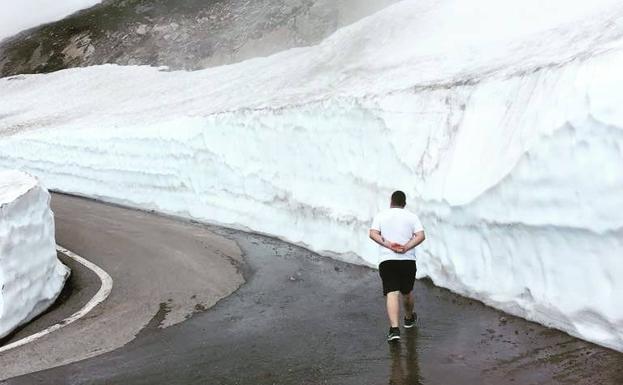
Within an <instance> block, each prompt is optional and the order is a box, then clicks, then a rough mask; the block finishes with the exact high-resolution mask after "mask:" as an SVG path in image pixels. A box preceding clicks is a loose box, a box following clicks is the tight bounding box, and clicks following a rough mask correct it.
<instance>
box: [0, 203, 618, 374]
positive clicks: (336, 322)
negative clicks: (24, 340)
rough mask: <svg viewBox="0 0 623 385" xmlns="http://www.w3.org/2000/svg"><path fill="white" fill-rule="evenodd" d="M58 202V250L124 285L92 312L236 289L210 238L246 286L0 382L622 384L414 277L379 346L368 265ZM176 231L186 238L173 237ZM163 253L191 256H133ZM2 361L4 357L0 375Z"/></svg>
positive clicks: (613, 365)
mask: <svg viewBox="0 0 623 385" xmlns="http://www.w3.org/2000/svg"><path fill="white" fill-rule="evenodd" d="M53 203H54V210H55V212H56V218H57V231H58V236H59V243H61V244H63V245H64V246H66V247H67V248H69V249H73V250H74V251H76V252H78V253H80V254H81V255H82V256H84V257H87V258H90V259H92V261H93V262H95V263H97V264H99V265H100V266H102V267H104V268H106V267H107V268H108V269H110V270H108V271H109V273H110V274H111V275H112V276H113V278H114V279H115V284H117V282H118V281H119V280H122V277H123V276H124V275H127V276H129V277H132V281H128V283H127V284H126V285H127V286H126V287H125V289H122V288H118V289H117V291H125V293H124V294H125V295H120V293H117V297H116V298H115V297H113V296H112V295H111V298H110V299H109V300H108V301H107V303H105V304H103V306H102V307H101V309H100V312H104V313H105V312H108V311H111V308H112V307H113V304H114V303H117V305H116V306H123V305H124V303H123V298H126V297H127V298H128V301H131V300H130V298H134V297H135V296H133V295H132V294H133V293H132V291H133V290H135V289H134V288H133V287H132V286H131V283H132V282H136V283H137V285H140V282H144V281H150V282H154V283H157V285H155V286H158V287H159V290H160V291H164V292H167V291H168V292H170V293H177V292H178V291H180V290H182V291H183V289H182V288H184V287H186V286H187V285H189V280H192V279H189V278H188V277H189V276H191V277H192V276H194V275H193V274H200V275H203V276H204V279H203V282H204V284H205V286H206V287H212V286H213V285H214V283H213V280H219V279H220V280H221V281H219V282H220V283H219V284H218V285H216V287H220V288H221V289H222V290H221V292H220V293H221V294H222V293H224V292H226V291H228V290H231V289H232V287H236V286H237V285H238V281H235V280H236V277H238V275H236V273H235V272H234V273H233V274H231V275H227V274H214V268H215V267H218V268H221V269H224V270H223V271H225V272H227V271H229V270H227V269H225V266H224V265H219V263H221V264H224V263H229V265H230V267H235V265H237V263H234V264H233V265H232V264H231V260H229V259H228V258H227V257H226V254H225V253H224V252H222V253H220V254H219V253H214V252H213V253H210V252H207V251H204V250H210V248H211V247H212V248H213V247H214V245H213V242H214V243H219V242H220V243H222V244H223V245H229V246H227V247H225V246H223V247H220V246H219V250H224V249H226V248H228V247H229V252H231V253H233V254H235V253H236V248H235V247H232V246H231V243H232V242H235V243H237V244H238V245H239V247H240V249H241V250H242V252H243V253H244V262H243V263H241V264H240V265H239V266H240V268H241V270H242V272H243V274H244V276H245V278H246V281H247V282H246V283H245V284H244V285H242V286H241V287H240V288H239V289H238V290H237V291H235V292H234V293H233V294H232V295H230V296H228V297H227V298H225V299H223V300H221V301H219V302H218V303H217V304H216V305H215V306H213V307H212V308H211V309H209V310H207V311H200V312H198V313H195V314H194V315H193V316H192V317H191V318H190V319H188V320H186V321H184V322H181V323H177V324H175V325H174V326H170V327H168V328H165V329H162V328H159V327H158V325H159V324H160V323H161V322H162V320H167V319H169V318H170V317H173V318H174V319H176V320H179V316H180V314H184V313H185V311H181V312H180V311H178V312H177V315H175V316H171V314H175V310H174V311H173V312H171V313H169V310H170V309H171V307H169V306H164V305H163V306H162V307H161V308H160V311H156V312H155V314H154V315H152V317H153V318H152V319H151V321H150V322H149V323H148V324H147V326H146V327H144V328H143V329H142V330H141V331H140V333H139V334H138V336H137V337H136V338H135V339H133V340H132V341H131V342H129V343H127V344H126V345H124V346H122V347H119V348H117V349H115V350H112V351H109V352H107V353H104V354H100V355H97V356H95V357H92V358H89V359H86V360H82V361H79V362H74V363H71V364H67V365H64V366H59V367H56V368H53V369H48V370H44V371H39V372H35V373H31V374H27V375H23V376H19V377H13V378H11V379H8V380H6V381H4V382H2V384H7V385H9V384H10V385H17V384H28V385H32V384H55V385H58V384H127V385H132V384H150V385H151V384H167V385H170V384H185V385H187V384H297V385H302V384H357V385H360V384H387V383H389V384H444V385H447V384H461V385H470V384H495V385H503V384H591V385H592V384H604V385H607V384H620V383H623V371H621V369H620V368H621V367H622V365H621V364H622V363H623V355H622V354H620V353H616V352H614V351H611V350H608V349H605V348H601V347H598V346H595V345H592V344H590V343H586V342H583V341H580V340H577V339H575V338H573V337H569V336H567V335H565V334H563V333H560V332H557V331H554V330H549V329H546V328H544V327H542V326H539V325H536V324H533V323H529V322H526V321H523V320H521V319H517V318H514V317H510V316H505V315H504V314H502V313H500V312H498V311H495V310H493V309H491V308H488V307H485V306H483V305H482V304H480V303H478V302H475V301H471V300H468V299H465V298H462V297H459V296H457V295H454V294H452V293H450V292H448V291H447V290H444V289H440V288H437V287H434V286H433V285H432V284H431V283H430V282H427V281H418V282H416V290H417V295H416V298H417V305H416V306H417V310H418V312H419V314H420V318H421V321H420V324H419V326H418V328H417V329H416V330H413V331H412V332H409V333H406V335H405V336H404V339H403V341H402V343H401V344H399V345H388V344H387V343H386V342H385V340H384V336H385V332H386V321H385V316H384V307H383V301H382V296H381V295H380V282H379V279H378V277H377V273H376V271H374V270H372V269H369V268H366V267H361V266H354V265H348V264H345V263H341V262H336V261H333V260H330V259H327V258H323V257H319V256H318V255H316V254H314V253H311V252H309V251H307V250H305V249H302V248H299V247H296V246H292V245H289V244H287V243H284V242H281V241H278V240H276V239H273V238H269V237H265V236H261V235H256V234H249V233H244V232H240V231H234V230H228V229H223V228H218V227H215V226H203V225H191V224H187V223H182V222H176V221H175V220H173V219H170V218H163V217H161V216H155V215H150V214H146V213H142V212H136V211H132V210H127V209H122V208H119V207H114V206H108V205H105V204H102V203H97V202H94V201H89V200H84V199H79V198H73V197H67V196H58V195H55V196H54V202H53ZM78 218H83V219H78ZM156 224H158V225H156ZM202 234H203V235H202ZM207 234H209V235H207ZM171 237H173V238H175V237H180V238H179V239H180V240H182V239H185V241H180V242H177V243H175V242H172V240H171V239H172V238H171ZM184 237H187V238H184ZM195 237H205V239H204V242H205V243H204V244H205V247H207V249H201V248H197V249H195V250H192V252H193V253H196V254H193V255H194V257H190V256H189V255H190V254H189V251H188V250H187V249H185V248H186V247H187V244H188V243H192V242H194V240H192V239H194V238H195ZM103 239H106V241H103ZM225 239H227V240H225ZM228 242H229V243H228ZM178 248H179V249H178ZM160 249H164V250H167V253H165V254H170V255H176V253H177V250H186V251H184V252H183V253H182V252H181V251H180V255H178V257H179V258H170V259H168V260H166V261H162V263H163V264H164V265H166V268H164V269H154V268H152V267H150V266H149V265H147V266H146V265H145V264H146V263H147V262H150V263H152V262H154V261H153V258H152V259H140V257H139V256H140V255H148V254H150V253H152V252H155V251H156V250H160ZM182 254H184V255H185V257H182ZM137 258H138V259H137ZM188 258H191V260H195V261H198V259H197V258H203V259H202V260H201V262H202V263H203V264H205V265H206V266H210V268H203V267H202V266H199V265H193V267H194V268H195V269H198V271H191V270H189V269H188V268H187V267H188V263H189V262H188V261H189V260H188ZM135 259H137V260H135ZM234 260H238V259H237V258H236V259H234ZM177 264H179V266H178V265H177ZM163 274H164V276H163ZM171 275H172V276H174V279H170V278H171ZM224 278H227V279H224ZM229 279H233V280H234V282H229V281H228V280H229ZM223 281H225V282H223ZM219 285H222V286H219ZM114 291H115V289H113V295H114V294H115V293H114ZM145 295H147V293H145ZM172 295H173V294H172ZM183 297H184V296H181V297H180V298H183ZM139 298H141V296H139ZM146 298H147V297H146ZM109 302H110V303H109ZM188 303H192V301H191V302H188ZM198 303H199V302H198ZM126 306H127V307H128V308H129V310H128V312H127V313H124V317H130V318H131V317H132V314H133V313H134V312H140V304H139V303H136V302H132V303H131V304H126ZM180 306H181V305H180ZM203 306H204V305H199V306H197V310H202V309H203ZM206 306H209V304H208V305H206ZM148 313H153V309H152V311H150V312H148ZM130 318H128V319H130ZM84 322H85V323H86V324H89V325H91V327H92V328H94V329H91V330H100V331H101V332H102V335H101V336H100V337H99V339H98V341H100V342H101V343H104V344H105V343H106V342H107V340H108V339H113V340H115V339H117V329H116V327H119V325H116V326H115V327H111V326H109V325H108V324H101V320H99V316H95V317H94V318H93V319H91V320H85V321H84ZM72 326H73V325H70V326H68V328H69V329H71V330H74V329H75V328H73V327H72ZM69 342H70V343H71V341H69ZM30 349H31V352H33V351H36V352H38V353H39V354H41V355H43V354H48V352H49V350H50V349H51V350H54V349H55V348H52V347H50V346H48V345H46V344H39V343H37V345H36V346H31V347H30ZM9 355H10V352H9ZM31 357H32V356H29V357H23V359H24V360H30V359H32V358H31ZM7 359H8V358H7V357H5V356H0V368H1V369H0V370H3V371H4V370H5V366H4V363H5V362H6V361H7Z"/></svg>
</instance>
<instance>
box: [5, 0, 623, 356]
mask: <svg viewBox="0 0 623 385" xmlns="http://www.w3.org/2000/svg"><path fill="white" fill-rule="evenodd" d="M549 6H551V7H554V8H553V9H555V10H556V12H548V11H547V10H546V9H544V8H543V7H549ZM518 15H522V17H517V16H518ZM523 16H525V17H523ZM622 36H623V5H622V4H619V3H618V2H616V1H595V2H591V3H590V4H587V3H584V2H577V3H576V4H574V3H573V2H568V1H565V2H562V1H552V2H548V4H547V5H543V4H542V2H540V1H525V2H521V4H519V3H517V4H507V3H505V4H503V5H502V4H498V2H495V1H489V0H478V1H474V2H469V3H466V2H461V1H458V0H456V1H450V0H447V1H426V0H419V1H403V2H401V3H398V4H396V5H394V6H391V7H389V8H387V9H385V10H383V11H382V12H380V13H378V14H375V15H373V16H371V17H368V18H366V19H364V20H362V21H361V22H358V23H356V24H354V25H352V26H350V27H347V28H344V29H341V30H339V31H338V32H337V33H335V34H334V35H333V36H332V37H330V38H329V39H327V40H325V41H324V42H323V43H322V44H320V45H318V46H315V47H309V48H298V49H293V50H289V51H285V52H282V53H280V54H277V55H274V56H271V57H268V58H258V59H253V60H249V61H246V62H243V63H239V64H236V65H231V66H223V67H218V68H213V69H208V70H204V71H198V72H192V73H187V72H162V71H160V70H159V69H156V68H148V67H118V66H98V67H91V68H83V69H72V70H66V71H60V72H57V73H54V74H50V75H33V76H19V77H13V78H7V79H3V80H0V98H2V100H3V101H6V102H4V103H2V105H0V135H2V134H3V135H4V138H3V139H1V140H0V165H4V166H9V167H16V168H23V169H26V170H29V171H30V172H32V173H34V174H35V175H37V176H39V177H41V178H42V179H43V180H44V181H45V182H46V184H48V185H49V186H50V187H52V188H55V189H58V190H62V191H66V192H72V193H77V194H83V195H88V196H93V197H97V198H100V199H103V200H107V201H112V202H118V203H125V204H129V205H133V206H137V207H141V208H145V209H155V210H159V211H163V212H167V213H173V214H179V215H184V216H188V217H191V218H196V219H199V220H206V221H211V222H218V223H225V224H228V225H230V226H235V227H244V228H249V229H252V230H255V231H260V232H264V233H270V234H274V235H276V236H279V237H281V238H283V239H286V240H289V241H292V242H296V243H300V244H302V245H305V246H307V247H309V248H311V249H313V250H316V251H319V252H321V253H324V254H328V255H337V256H339V257H341V258H344V259H347V260H350V261H356V260H357V258H358V256H362V257H363V258H364V259H365V260H366V261H367V262H368V263H372V264H374V263H375V262H376V248H375V245H374V244H373V243H372V242H371V241H369V240H368V239H367V230H368V227H369V224H370V221H371V218H372V216H373V215H374V214H375V213H376V212H377V211H378V210H379V209H380V208H383V207H385V206H387V203H388V202H387V200H388V197H389V194H390V193H391V192H392V191H393V190H394V189H397V188H400V189H403V190H405V191H406V192H407V196H408V198H410V199H409V203H410V206H409V207H411V208H412V209H414V211H416V212H418V214H419V215H420V217H421V219H422V222H423V224H424V227H425V229H426V231H427V235H428V236H427V240H426V242H425V243H424V244H423V245H422V246H421V247H420V250H421V251H420V253H419V262H418V276H419V277H423V276H429V277H431V278H432V279H433V281H434V282H435V283H436V284H438V285H440V286H444V287H448V288H450V289H452V290H454V291H456V292H459V293H462V294H465V295H468V296H470V297H473V298H477V299H480V300H482V301H484V302H485V303H487V304H490V305H493V306H496V307H498V308H500V309H503V310H506V311H508V312H510V313H512V314H516V315H519V316H522V317H525V318H528V319H531V320H535V321H538V322H541V323H543V324H546V325H549V326H553V327H556V328H560V329H563V330H566V331H567V332H569V333H571V334H573V335H576V336H579V337H582V338H585V339H588V340H590V341H594V342H597V343H600V344H603V345H606V346H610V347H612V348H615V349H618V350H622V351H623V306H620V301H619V299H620V298H621V297H622V295H623V281H622V280H620V279H618V277H619V276H621V274H623V260H622V259H621V255H623V216H621V215H620V207H622V204H623V194H620V193H618V192H619V191H621V188H623V168H622V167H621V165H622V164H623V150H622V149H623V112H621V110H620V108H619V106H621V105H622V102H623V73H621V71H619V69H620V68H622V66H623V49H622V47H623V38H622Z"/></svg>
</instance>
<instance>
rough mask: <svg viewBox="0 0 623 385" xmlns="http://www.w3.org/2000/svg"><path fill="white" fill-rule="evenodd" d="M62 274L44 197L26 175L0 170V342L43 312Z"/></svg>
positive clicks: (51, 218)
mask: <svg viewBox="0 0 623 385" xmlns="http://www.w3.org/2000/svg"><path fill="white" fill-rule="evenodd" d="M68 275H69V269H68V268H67V267H66V266H65V265H63V264H62V263H61V262H60V261H59V260H58V258H57V256H56V244H55V240H54V216H53V214H52V211H51V210H50V194H49V193H48V191H47V190H46V189H45V188H44V187H42V186H41V185H40V184H39V182H38V181H37V180H36V179H35V178H34V177H32V176H30V175H28V174H25V173H23V172H19V171H12V170H9V171H0V338H1V337H4V336H6V335H8V334H9V333H11V331H13V330H14V329H15V328H16V327H18V326H20V325H22V324H24V323H26V322H28V321H30V320H31V319H33V318H34V317H36V316H37V315H39V314H41V313H42V312H43V311H44V310H46V309H47V308H48V307H49V306H50V305H51V304H52V303H53V302H54V301H55V300H56V298H57V296H58V295H59V294H60V292H61V290H62V288H63V285H64V283H65V280H66V279H67V277H68Z"/></svg>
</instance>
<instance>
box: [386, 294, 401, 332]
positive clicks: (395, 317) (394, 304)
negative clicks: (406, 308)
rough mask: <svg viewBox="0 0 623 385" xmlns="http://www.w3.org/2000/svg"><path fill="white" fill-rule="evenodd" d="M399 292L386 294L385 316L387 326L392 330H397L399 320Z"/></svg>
mask: <svg viewBox="0 0 623 385" xmlns="http://www.w3.org/2000/svg"><path fill="white" fill-rule="evenodd" d="M398 297H400V292H399V291H391V292H389V293H387V316H388V317H389V324H390V326H391V327H393V328H397V327H398V325H399V322H400V321H399V319H400V299H399V298H398Z"/></svg>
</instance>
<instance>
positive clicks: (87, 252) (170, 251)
mask: <svg viewBox="0 0 623 385" xmlns="http://www.w3.org/2000/svg"><path fill="white" fill-rule="evenodd" d="M52 209H53V211H54V214H55V225H56V241H57V243H59V244H60V245H62V246H64V247H66V248H68V249H69V250H71V251H73V252H75V253H77V254H78V255H80V256H82V257H85V258H86V259H88V260H90V261H91V262H93V263H95V264H96V265H98V266H100V267H101V268H103V269H104V270H105V271H106V272H108V274H110V275H111V276H112V278H113V281H114V282H113V288H112V292H111V293H110V296H109V297H108V299H107V300H106V301H105V302H104V303H102V304H100V305H99V306H97V307H96V308H95V309H93V310H92V311H91V312H90V313H89V314H87V315H86V317H84V318H82V319H80V320H78V321H76V322H75V323H73V324H71V325H68V326H66V327H65V328H63V329H60V330H58V331H55V332H54V333H52V334H49V335H48V336H46V337H44V338H42V339H40V340H38V341H37V342H36V343H31V344H28V345H25V346H23V347H20V348H16V349H13V350H10V351H7V352H3V353H0V380H2V379H5V378H9V377H13V376H17V375H20V374H25V373H31V372H33V371H38V370H42V369H47V368H50V367H55V366H59V365H65V364H68V363H71V362H74V361H78V360H81V359H84V358H88V357H94V356H97V355H99V354H102V353H104V352H108V351H112V350H115V349H117V348H119V347H121V346H123V345H125V344H127V343H128V342H129V341H131V340H132V339H134V338H135V336H136V335H137V334H138V333H139V332H140V331H141V330H142V329H143V328H145V326H146V325H147V324H148V323H150V322H151V321H152V320H153V319H154V317H156V316H157V315H158V314H159V313H160V312H161V309H163V308H166V309H167V314H166V317H162V319H161V320H160V322H159V324H158V326H169V325H172V324H175V323H178V322H181V321H183V320H185V319H186V318H187V317H189V316H190V315H191V314H192V313H193V312H195V311H198V310H201V309H205V308H208V307H210V306H212V305H213V304H214V303H216V301H218V300H219V299H221V298H223V297H225V296H227V295H229V294H230V293H231V292H233V291H234V290H235V289H237V288H238V287H239V286H240V285H241V284H242V283H243V282H244V280H243V278H242V275H241V274H240V272H239V269H238V266H237V265H238V264H239V263H240V260H241V251H240V249H239V248H238V246H237V245H236V243H235V242H233V241H230V240H227V239H225V238H223V237H221V236H218V235H215V234H214V233H212V232H210V231H208V230H206V229H204V228H200V227H197V226H192V225H191V224H189V223H184V222H180V221H176V220H173V219H170V218H165V217H160V216H154V215H150V214H148V213H144V212H140V211H132V210H126V209H123V208H120V207H116V206H111V205H104V204H97V203H95V202H93V201H91V200H87V199H81V198H75V197H70V196H66V195H59V194H54V195H53V197H52ZM73 267H76V266H73ZM78 276H79V277H78ZM72 280H73V282H74V283H75V282H81V283H82V284H81V285H80V287H83V288H84V290H86V291H88V290H92V291H93V292H95V291H97V290H98V289H99V285H100V282H99V280H98V279H97V278H96V277H93V276H92V273H84V271H83V269H81V268H77V269H74V270H73V271H72ZM94 285H95V287H93V286H94ZM84 290H82V291H84ZM76 294H77V293H76ZM73 297H74V296H73V295H72V298H71V301H69V302H66V303H64V304H63V306H60V307H59V308H58V309H55V310H54V311H53V312H52V313H51V314H50V313H48V314H46V315H44V316H42V317H40V319H38V320H37V322H35V324H34V325H33V326H37V325H41V329H44V328H45V327H47V326H51V325H52V324H53V323H55V322H57V321H58V320H59V319H61V318H64V317H66V316H67V315H68V314H71V313H73V312H74V311H75V310H77V309H78V308H80V307H81V306H82V305H83V304H78V303H79V302H80V301H79V300H75V299H74V298H73ZM88 299H89V298H87V299H86V301H88ZM160 324H161V325H160ZM27 329H28V330H23V331H20V332H19V333H18V335H16V336H14V337H13V340H14V339H16V338H19V337H22V336H24V335H25V334H26V332H28V331H33V332H34V331H35V330H32V329H33V327H32V326H28V327H27ZM56 384H59V385H60V384H62V382H57V383H56Z"/></svg>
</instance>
